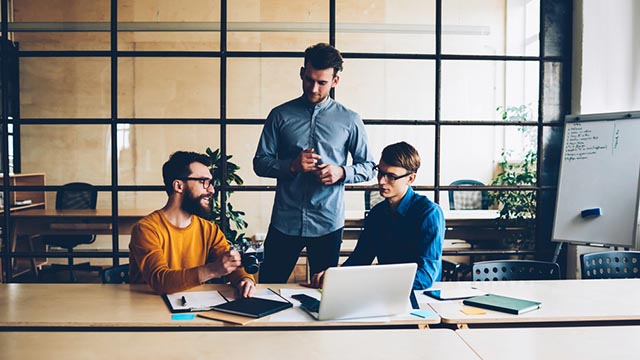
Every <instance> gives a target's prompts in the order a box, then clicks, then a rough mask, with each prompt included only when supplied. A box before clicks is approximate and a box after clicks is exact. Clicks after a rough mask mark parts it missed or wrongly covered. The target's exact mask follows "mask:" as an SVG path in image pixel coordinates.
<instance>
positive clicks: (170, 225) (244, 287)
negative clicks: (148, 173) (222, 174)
mask: <svg viewBox="0 0 640 360" xmlns="http://www.w3.org/2000/svg"><path fill="white" fill-rule="evenodd" d="M210 165H211V162H210V160H209V158H208V157H207V156H206V155H203V154H198V153H195V152H185V151H178V152H175V153H174V154H172V155H171V157H170V158H169V160H168V161H167V162H166V163H165V164H164V165H163V166H162V177H163V179H164V185H165V189H166V191H167V194H169V199H168V200H167V203H166V205H165V206H164V207H163V208H162V209H160V210H156V211H154V212H153V213H151V214H149V215H147V216H145V217H144V218H142V219H141V220H140V221H138V223H136V225H135V226H134V227H133V230H132V232H131V243H130V244H129V250H130V253H129V263H130V270H129V271H130V278H131V283H147V284H149V286H151V288H153V289H154V290H155V291H157V292H159V293H168V294H170V293H174V292H178V291H183V290H186V289H189V288H192V287H194V286H198V285H200V284H202V283H204V282H205V281H207V280H210V279H213V278H220V277H222V276H225V275H229V279H230V280H231V283H232V284H233V285H234V286H235V287H236V288H237V289H238V292H239V294H240V295H242V296H243V297H249V296H252V295H253V292H254V290H255V280H254V278H253V276H251V275H249V274H247V273H246V272H245V271H244V269H243V268H242V266H241V262H240V254H239V253H238V252H237V251H235V250H231V248H230V246H229V243H228V242H227V240H226V238H225V236H224V234H223V233H222V231H221V230H220V228H219V227H218V226H217V225H216V224H214V223H212V222H210V221H208V220H205V219H203V218H201V217H200V216H198V215H205V214H207V213H208V212H209V211H210V208H209V203H210V202H211V198H212V196H213V194H214V188H213V184H212V183H211V179H212V178H211V173H210V172H209V166H210Z"/></svg>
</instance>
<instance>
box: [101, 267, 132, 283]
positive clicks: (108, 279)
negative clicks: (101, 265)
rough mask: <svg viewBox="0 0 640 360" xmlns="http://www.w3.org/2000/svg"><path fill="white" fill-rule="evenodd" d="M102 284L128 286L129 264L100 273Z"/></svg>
mask: <svg viewBox="0 0 640 360" xmlns="http://www.w3.org/2000/svg"><path fill="white" fill-rule="evenodd" d="M102 283H103V284H128V283H129V264H125V265H120V266H114V267H110V268H108V269H104V270H103V271H102Z"/></svg>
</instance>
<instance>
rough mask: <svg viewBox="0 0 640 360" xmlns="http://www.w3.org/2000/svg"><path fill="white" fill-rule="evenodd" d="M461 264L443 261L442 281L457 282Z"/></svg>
mask: <svg viewBox="0 0 640 360" xmlns="http://www.w3.org/2000/svg"><path fill="white" fill-rule="evenodd" d="M459 269H460V264H458V263H455V262H453V261H449V260H444V259H442V280H441V281H457V280H458V270H459Z"/></svg>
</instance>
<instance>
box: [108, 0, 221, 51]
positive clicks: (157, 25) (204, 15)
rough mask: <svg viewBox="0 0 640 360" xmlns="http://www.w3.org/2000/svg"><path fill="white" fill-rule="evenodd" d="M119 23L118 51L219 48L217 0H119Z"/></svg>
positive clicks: (218, 9) (211, 49)
mask: <svg viewBox="0 0 640 360" xmlns="http://www.w3.org/2000/svg"><path fill="white" fill-rule="evenodd" d="M118 22H119V24H118V49H119V50H138V51H154V50H156V51H160V50H162V51H171V50H179V51H218V50H220V0H190V1H184V2H180V1H135V0H125V1H122V0H120V1H118Z"/></svg>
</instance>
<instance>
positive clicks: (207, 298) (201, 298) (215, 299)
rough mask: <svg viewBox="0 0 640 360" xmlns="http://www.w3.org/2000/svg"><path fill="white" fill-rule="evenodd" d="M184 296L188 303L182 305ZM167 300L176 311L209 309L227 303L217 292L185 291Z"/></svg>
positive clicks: (170, 295)
mask: <svg viewBox="0 0 640 360" xmlns="http://www.w3.org/2000/svg"><path fill="white" fill-rule="evenodd" d="M183 296H184V298H185V300H187V303H186V304H185V305H182V297H183ZM167 298H168V299H169V302H170V303H171V306H172V307H173V309H175V310H191V309H208V308H211V307H212V306H215V305H219V304H223V303H226V302H227V301H226V300H225V299H224V297H222V295H220V293H219V292H217V291H184V292H178V293H174V294H168V295H167Z"/></svg>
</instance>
